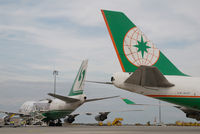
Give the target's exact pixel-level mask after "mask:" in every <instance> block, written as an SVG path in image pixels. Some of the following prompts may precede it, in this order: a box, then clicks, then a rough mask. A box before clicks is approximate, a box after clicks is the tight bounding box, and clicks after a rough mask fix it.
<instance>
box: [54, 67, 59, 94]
mask: <svg viewBox="0 0 200 134" xmlns="http://www.w3.org/2000/svg"><path fill="white" fill-rule="evenodd" d="M57 75H58V71H57V70H54V71H53V76H54V95H55V94H56V76H57ZM54 98H55V97H54Z"/></svg>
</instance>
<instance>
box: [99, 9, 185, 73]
mask: <svg viewBox="0 0 200 134" xmlns="http://www.w3.org/2000/svg"><path fill="white" fill-rule="evenodd" d="M101 11H102V14H103V17H104V20H105V22H106V26H107V28H108V31H109V34H110V37H111V40H112V42H113V45H114V48H115V51H116V53H117V56H118V59H119V62H120V64H121V67H122V70H123V71H124V72H134V71H135V70H136V69H137V68H138V67H139V66H141V65H146V66H155V67H157V68H158V69H159V70H160V71H161V72H162V73H163V74H164V75H183V76H184V75H185V74H184V73H182V72H181V71H180V70H179V69H177V68H176V66H174V64H173V63H172V62H171V61H170V60H169V59H168V58H167V57H166V56H165V55H164V54H163V53H162V52H161V51H160V50H159V49H158V48H157V47H156V46H155V45H154V43H153V42H151V41H150V40H149V39H148V38H147V37H146V35H145V34H144V33H143V32H142V31H141V30H140V29H139V28H137V26H136V25H135V24H134V23H132V21H130V20H129V18H128V17H127V16H126V15H125V14H124V13H122V12H116V11H108V10H101Z"/></svg>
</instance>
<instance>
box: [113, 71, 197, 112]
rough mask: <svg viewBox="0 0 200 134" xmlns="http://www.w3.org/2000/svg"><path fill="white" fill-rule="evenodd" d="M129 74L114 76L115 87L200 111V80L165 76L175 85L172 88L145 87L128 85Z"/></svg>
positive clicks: (116, 74) (121, 73) (119, 73)
mask: <svg viewBox="0 0 200 134" xmlns="http://www.w3.org/2000/svg"><path fill="white" fill-rule="evenodd" d="M129 76H130V74H129V73H123V72H118V73H115V74H113V76H112V83H113V84H114V86H116V87H118V88H121V89H124V90H128V91H130V92H134V93H138V94H142V95H145V96H149V97H153V98H155V99H160V100H163V101H166V102H170V103H173V104H176V105H179V106H181V107H185V108H188V109H193V110H195V111H200V78H197V77H188V76H165V77H166V79H167V80H168V81H169V82H170V83H172V84H174V86H171V87H145V86H141V85H134V84H131V83H126V82H125V81H126V80H127V78H129Z"/></svg>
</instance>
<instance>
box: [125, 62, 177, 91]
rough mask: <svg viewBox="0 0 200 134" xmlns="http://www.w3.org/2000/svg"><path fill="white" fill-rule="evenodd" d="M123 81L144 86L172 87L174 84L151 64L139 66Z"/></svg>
mask: <svg viewBox="0 0 200 134" xmlns="http://www.w3.org/2000/svg"><path fill="white" fill-rule="evenodd" d="M125 83H130V84H135V85H140V86H144V87H172V86H174V84H172V83H170V82H169V81H168V80H167V79H166V78H165V76H164V75H163V74H162V73H161V72H160V71H159V70H158V68H157V67H153V66H140V67H139V68H138V69H137V70H135V72H134V73H132V74H131V75H130V77H129V78H128V79H127V80H126V81H125Z"/></svg>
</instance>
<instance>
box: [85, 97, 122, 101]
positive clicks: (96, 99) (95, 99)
mask: <svg viewBox="0 0 200 134" xmlns="http://www.w3.org/2000/svg"><path fill="white" fill-rule="evenodd" d="M116 97H119V96H110V97H104V98H94V99H87V100H86V101H85V102H91V101H98V100H105V99H111V98H116Z"/></svg>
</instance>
